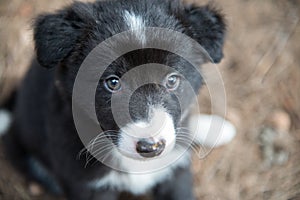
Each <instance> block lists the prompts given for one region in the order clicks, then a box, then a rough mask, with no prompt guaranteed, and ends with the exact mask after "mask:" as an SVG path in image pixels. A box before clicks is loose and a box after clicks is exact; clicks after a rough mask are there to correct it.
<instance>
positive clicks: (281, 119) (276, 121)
mask: <svg viewBox="0 0 300 200" xmlns="http://www.w3.org/2000/svg"><path fill="white" fill-rule="evenodd" d="M268 122H269V123H270V125H271V126H272V127H274V129H276V130H277V131H279V132H283V133H288V132H289V130H290V127H291V118H290V116H289V114H288V113H286V112H285V111H283V110H277V111H274V112H273V113H271V114H270V116H269V117H268Z"/></svg>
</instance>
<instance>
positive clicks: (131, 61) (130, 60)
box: [105, 48, 192, 77]
mask: <svg viewBox="0 0 300 200" xmlns="http://www.w3.org/2000/svg"><path fill="white" fill-rule="evenodd" d="M191 67H192V65H191V64H190V63H189V62H188V61H187V60H185V59H184V58H182V57H181V56H179V55H176V54H174V53H172V52H168V51H165V50H161V49H151V48H147V49H137V50H134V51H131V52H128V53H126V54H124V55H122V56H120V57H119V58H118V59H117V60H115V61H114V62H113V63H112V64H111V65H110V66H109V67H108V68H107V69H106V71H105V74H111V73H114V74H117V75H119V76H122V75H123V74H125V73H128V71H133V72H132V73H134V74H135V75H136V76H137V77H152V76H155V77H160V76H164V75H166V74H168V73H171V72H175V71H177V72H182V71H183V70H185V71H186V70H188V69H189V68H191Z"/></svg>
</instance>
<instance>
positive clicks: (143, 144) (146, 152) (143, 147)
mask: <svg viewBox="0 0 300 200" xmlns="http://www.w3.org/2000/svg"><path fill="white" fill-rule="evenodd" d="M165 146H166V141H165V140H164V139H161V140H159V141H158V142H155V141H154V140H153V139H142V140H140V141H138V142H137V144H136V151H137V152H138V153H139V154H140V155H141V156H143V157H145V158H152V157H155V156H159V155H160V154H161V153H162V152H163V151H164V149H165Z"/></svg>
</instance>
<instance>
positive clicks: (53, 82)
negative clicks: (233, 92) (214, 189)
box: [4, 0, 226, 200]
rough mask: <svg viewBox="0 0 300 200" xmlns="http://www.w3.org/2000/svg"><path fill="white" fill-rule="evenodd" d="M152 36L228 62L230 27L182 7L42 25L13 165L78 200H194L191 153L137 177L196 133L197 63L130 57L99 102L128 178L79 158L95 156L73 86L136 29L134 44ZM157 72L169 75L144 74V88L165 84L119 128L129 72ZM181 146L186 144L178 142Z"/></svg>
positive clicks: (129, 4) (19, 114) (142, 5)
mask: <svg viewBox="0 0 300 200" xmlns="http://www.w3.org/2000/svg"><path fill="white" fill-rule="evenodd" d="M145 27H158V28H165V29H169V30H173V31H177V32H179V33H182V34H185V35H187V36H188V37H190V38H192V39H193V40H195V41H196V42H197V43H198V44H200V45H201V46H202V47H203V48H204V49H205V50H206V51H207V53H208V54H209V56H210V58H211V59H210V61H212V62H214V63H218V62H220V60H221V59H222V57H223V53H222V47H223V40H224V34H225V29H226V27H225V23H224V19H223V17H222V15H221V14H220V13H219V12H218V11H217V10H215V9H213V8H212V7H210V6H203V7H198V6H196V5H186V4H184V3H181V2H179V1H177V0H112V1H97V2H94V3H80V2H75V3H73V4H72V5H70V6H69V7H66V8H64V9H62V10H60V11H58V12H56V13H54V14H44V15H41V16H39V17H38V18H37V19H36V21H35V24H34V41H35V47H36V60H34V61H33V64H32V67H31V68H30V70H29V72H28V74H27V76H26V78H25V79H24V81H23V82H22V84H21V86H20V88H19V89H18V92H17V96H16V104H15V107H14V111H13V121H12V124H11V127H10V129H9V131H8V133H7V134H6V135H5V136H4V142H5V144H6V149H7V152H8V153H9V154H10V156H11V158H12V159H11V160H12V162H13V163H14V164H15V165H16V166H17V167H18V168H19V169H20V170H22V171H23V172H25V173H26V174H27V176H28V178H30V179H33V180H35V181H38V182H40V183H42V184H44V185H45V186H46V187H48V188H49V189H50V190H52V191H53V192H63V193H64V195H66V197H67V198H68V199H70V200H92V199H95V200H96V199H97V200H101V199H103V200H114V199H118V196H119V194H120V192H123V191H125V192H130V193H132V194H134V195H140V194H151V195H152V196H153V198H154V199H157V200H158V199H163V200H167V199H170V200H171V199H172V200H183V199H185V200H191V199H194V196H193V192H192V188H193V187H192V175H191V173H190V169H189V168H190V157H189V156H190V152H189V151H185V152H184V154H183V155H182V156H180V158H179V159H177V160H175V161H174V162H173V163H172V164H170V165H168V166H165V167H164V168H162V169H160V170H155V171H151V172H148V173H139V174H135V173H131V172H132V171H131V168H133V167H134V166H135V165H139V163H149V166H155V165H157V164H159V163H161V162H164V160H165V159H167V158H168V157H169V156H174V154H176V150H177V145H179V143H180V141H183V142H184V138H185V137H187V136H180V135H181V134H183V131H182V130H183V129H184V127H187V124H188V123H187V122H188V119H189V115H190V114H189V113H190V107H191V106H190V105H192V104H193V103H194V101H195V99H194V98H192V96H191V95H190V94H189V93H187V92H186V91H187V87H188V85H189V86H191V87H192V89H193V91H194V92H195V93H197V92H198V90H199V89H200V87H201V85H202V77H201V75H200V74H199V73H198V71H197V70H196V69H195V68H194V67H192V66H191V64H190V63H189V62H188V61H186V60H185V59H184V58H182V57H180V56H178V55H175V54H174V53H172V52H168V51H165V50H160V49H154V48H146V49H138V50H135V51H130V52H128V53H126V54H124V55H122V56H120V57H119V58H118V59H117V60H115V61H114V62H113V63H111V65H109V66H108V68H107V69H106V70H105V71H104V73H103V74H102V75H101V76H100V75H99V82H98V86H97V89H96V94H95V112H96V115H97V119H98V123H99V124H100V126H101V129H102V130H103V133H105V134H104V135H105V137H107V138H108V139H109V140H111V141H112V143H113V144H114V145H115V147H116V149H117V151H118V155H117V153H116V152H114V153H115V154H113V155H115V156H116V160H115V163H116V165H117V166H121V167H122V168H123V169H124V168H125V169H127V172H120V171H118V170H115V169H111V168H110V167H108V166H106V165H105V164H103V163H101V162H100V161H97V159H96V158H97V156H96V154H93V155H89V156H88V157H89V158H92V160H93V162H90V163H91V164H90V163H89V164H87V163H86V159H85V158H86V157H85V156H80V157H78V154H79V153H80V152H82V149H84V148H88V147H85V145H84V144H83V143H82V141H81V140H80V137H79V136H78V133H77V130H76V127H75V124H74V119H73V114H72V94H73V86H74V82H75V79H76V75H77V73H78V71H79V68H80V66H81V64H82V63H83V61H84V59H85V58H86V57H87V55H88V54H89V53H90V52H91V51H92V50H93V49H94V48H95V47H96V46H97V45H98V44H100V43H101V42H103V41H104V40H106V39H108V38H110V37H112V36H114V35H116V34H118V33H122V32H123V31H128V30H131V31H132V32H133V34H132V36H133V37H134V41H135V42H136V43H144V45H146V43H147V41H148V38H147V34H144V32H143V31H141V30H143V29H144V28H145ZM153 37H154V39H157V41H158V42H161V41H162V42H163V41H164V40H167V38H161V35H159V34H157V35H156V36H155V34H154V36H152V39H153ZM155 37H157V38H155ZM122 42H124V43H126V41H122ZM131 45H132V41H131ZM133 45H134V44H133ZM174 51H175V50H174ZM181 51H184V52H186V53H187V54H189V55H192V54H194V53H195V52H193V47H192V45H189V44H184V45H182V49H181ZM198 56H199V60H200V61H201V62H202V63H204V62H207V61H208V59H205V57H206V56H207V55H205V54H202V55H198ZM98 62H99V63H101V62H102V61H101V60H98ZM201 62H200V63H199V64H201ZM147 63H156V64H162V65H166V66H169V68H163V69H161V70H159V72H156V73H155V72H153V74H151V73H137V74H136V76H135V77H134V78H135V79H136V80H139V79H140V80H145V79H147V78H148V77H154V78H155V81H156V82H157V83H149V84H145V85H142V86H140V87H138V88H136V89H135V90H134V91H131V92H132V96H131V97H130V101H129V113H130V116H131V120H129V121H128V123H127V122H124V123H123V124H118V123H116V121H115V120H114V116H113V111H112V107H111V105H112V104H111V101H110V99H111V98H112V95H117V96H118V98H120V99H121V98H122V94H123V92H124V91H125V90H126V89H127V90H130V88H133V87H131V86H132V84H134V82H135V81H128V82H126V81H123V80H122V76H124V75H125V74H126V72H128V71H130V70H132V69H134V68H135V67H136V66H140V65H143V64H147ZM154 71H155V70H154ZM182 97H183V98H182ZM182 99H183V100H182ZM180 101H183V102H180ZM88 119H89V118H88V117H87V119H86V120H88ZM162 122H164V123H162ZM162 124H163V125H162ZM153 132H155V135H152V134H153ZM139 133H141V136H140V137H139V136H138V135H139ZM132 135H134V136H136V137H134V136H132ZM180 137H181V138H183V139H182V140H178V138H180ZM187 140H189V139H187ZM94 142H95V141H94ZM97 145H98V146H97ZM97 145H95V146H94V148H95V149H96V150H97V148H100V149H101V148H103V146H102V147H101V143H97ZM104 152H105V151H104ZM102 153H103V152H102ZM107 153H110V152H107ZM86 154H90V152H89V151H87V152H86ZM119 154H120V155H122V156H120V155H119Z"/></svg>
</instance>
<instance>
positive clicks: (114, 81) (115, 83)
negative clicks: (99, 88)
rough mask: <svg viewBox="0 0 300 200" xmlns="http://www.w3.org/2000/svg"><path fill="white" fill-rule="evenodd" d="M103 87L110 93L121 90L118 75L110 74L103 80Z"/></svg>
mask: <svg viewBox="0 0 300 200" xmlns="http://www.w3.org/2000/svg"><path fill="white" fill-rule="evenodd" d="M104 86H105V88H106V89H107V90H108V91H109V92H112V93H115V92H118V91H120V90H121V88H122V86H121V80H120V78H119V77H118V76H115V75H112V76H109V77H107V78H106V80H105V81H104Z"/></svg>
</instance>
